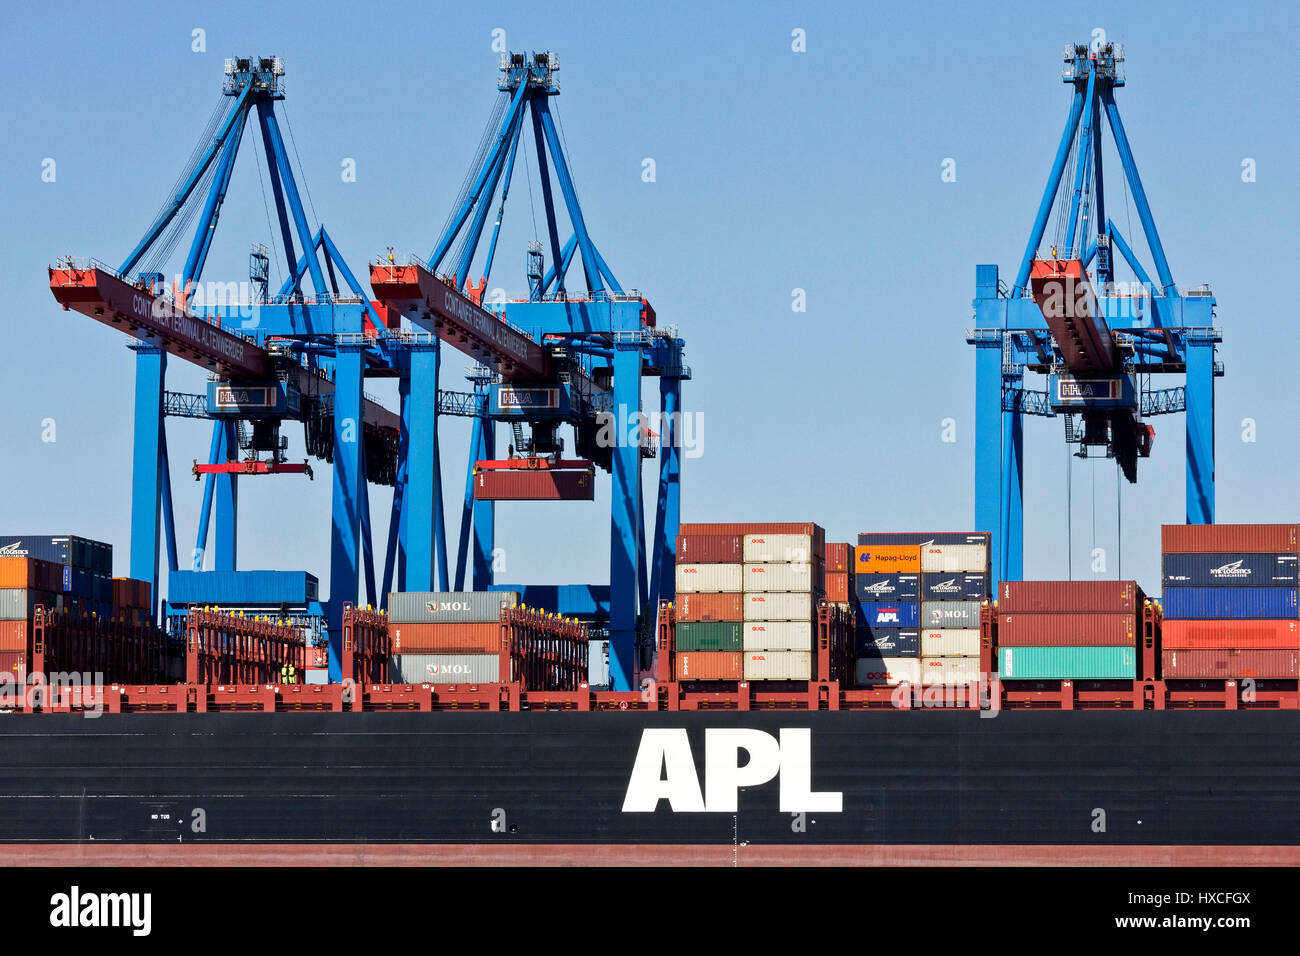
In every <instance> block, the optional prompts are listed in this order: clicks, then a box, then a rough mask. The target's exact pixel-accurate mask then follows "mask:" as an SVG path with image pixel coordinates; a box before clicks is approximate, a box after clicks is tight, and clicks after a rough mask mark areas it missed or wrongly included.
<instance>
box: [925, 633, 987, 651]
mask: <svg viewBox="0 0 1300 956" xmlns="http://www.w3.org/2000/svg"><path fill="white" fill-rule="evenodd" d="M921 656H922V657H979V656H980V629H979V628H978V627H973V628H972V627H954V628H922V629H921Z"/></svg>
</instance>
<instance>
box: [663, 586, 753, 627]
mask: <svg viewBox="0 0 1300 956" xmlns="http://www.w3.org/2000/svg"><path fill="white" fill-rule="evenodd" d="M744 600H745V596H744V595H743V594H692V593H687V594H683V595H681V596H679V597H678V598H677V620H678V621H743V620H744V619H745V604H744Z"/></svg>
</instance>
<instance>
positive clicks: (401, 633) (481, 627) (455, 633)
mask: <svg viewBox="0 0 1300 956" xmlns="http://www.w3.org/2000/svg"><path fill="white" fill-rule="evenodd" d="M389 632H390V633H391V635H392V639H393V653H394V654H441V653H449V654H457V653H459V654H496V653H497V652H498V651H500V650H501V625H500V624H498V623H496V622H488V623H487V624H430V623H427V622H426V623H423V624H391V625H389Z"/></svg>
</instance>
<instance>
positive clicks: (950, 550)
mask: <svg viewBox="0 0 1300 956" xmlns="http://www.w3.org/2000/svg"><path fill="white" fill-rule="evenodd" d="M988 567H989V549H988V546H987V545H983V544H932V545H928V546H926V547H923V548H921V570H922V571H926V572H931V573H933V572H936V571H938V572H942V573H945V574H951V573H953V572H954V571H987V570H988Z"/></svg>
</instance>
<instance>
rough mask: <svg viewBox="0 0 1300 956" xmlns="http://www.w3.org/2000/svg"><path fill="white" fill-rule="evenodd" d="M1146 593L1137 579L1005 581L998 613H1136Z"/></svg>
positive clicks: (1000, 595)
mask: <svg viewBox="0 0 1300 956" xmlns="http://www.w3.org/2000/svg"><path fill="white" fill-rule="evenodd" d="M1143 596H1144V595H1143V594H1142V589H1141V588H1139V587H1138V586H1137V583H1136V582H1134V581H1003V582H1002V583H1001V584H999V585H998V613H999V614H1024V613H1026V612H1031V613H1037V612H1049V613H1063V612H1071V613H1080V612H1106V613H1117V612H1123V611H1127V612H1129V613H1134V612H1136V611H1139V610H1141V608H1142V599H1143Z"/></svg>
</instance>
